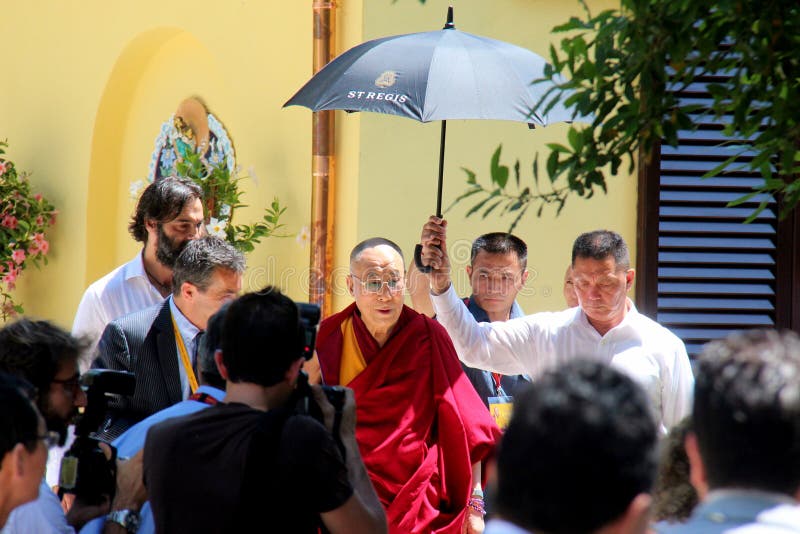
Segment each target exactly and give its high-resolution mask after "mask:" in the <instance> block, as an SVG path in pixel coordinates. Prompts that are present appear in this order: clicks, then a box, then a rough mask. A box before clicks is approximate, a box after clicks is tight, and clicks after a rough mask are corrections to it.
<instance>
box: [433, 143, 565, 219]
mask: <svg viewBox="0 0 800 534" xmlns="http://www.w3.org/2000/svg"><path fill="white" fill-rule="evenodd" d="M502 149H503V146H502V145H499V146H498V147H497V149H496V150H495V151H494V154H493V155H492V159H491V162H490V173H489V175H490V177H491V185H490V186H489V187H485V186H484V185H483V184H481V183H479V182H478V178H477V175H476V174H475V173H474V172H473V171H471V170H469V169H465V168H463V167H462V170H463V171H464V172H465V173H466V174H467V185H468V186H469V187H468V188H467V190H466V191H465V192H464V193H462V194H461V195H460V196H459V197H458V198H456V199H455V200H454V201H453V203H452V204H450V206H448V208H447V210H450V209H451V208H452V207H453V206H455V205H456V204H458V203H459V202H461V201H462V200H464V199H465V198H467V197H471V196H475V195H477V196H479V197H483V198H481V200H479V201H478V203H477V204H475V205H474V206H472V207H471V208H470V209H469V211H467V214H466V216H467V217H469V216H471V215H473V214H476V213H479V214H480V215H481V216H482V217H483V218H484V219H485V218H486V217H487V216H489V215H490V214H491V213H493V212H495V211H496V210H497V208H500V210H499V211H498V212H497V213H498V214H499V215H500V216H503V215H506V214H514V219H513V221H512V222H511V227H510V228H509V230H508V231H509V232H513V231H514V228H516V226H517V224H518V223H519V221H520V220H521V219H522V217H523V215H525V213H526V212H527V211H528V209H529V208H530V207H531V206H534V205H537V204H538V206H539V207H538V210H537V216H541V214H542V210H543V209H544V206H545V205H546V204H551V203H553V204H555V205H557V206H558V208H557V210H558V212H561V208H563V207H564V202H566V200H567V195H568V194H569V188H568V187H555V186H554V184H553V183H552V182H551V183H550V184H549V191H544V192H543V191H542V189H541V188H540V187H539V160H538V157H537V159H534V161H533V165H532V167H531V170H532V174H533V181H532V182H531V183H530V184H529V185H525V183H523V181H522V178H521V170H520V162H519V160H517V161H516V162H515V163H514V166H513V167H511V168H509V167H508V166H507V165H503V164H501V163H500V154H501V152H502ZM512 169H513V171H514V180H513V185H514V187H515V190H516V191H515V192H510V189H511V185H512V184H510V183H509V178H510V174H511V170H512Z"/></svg>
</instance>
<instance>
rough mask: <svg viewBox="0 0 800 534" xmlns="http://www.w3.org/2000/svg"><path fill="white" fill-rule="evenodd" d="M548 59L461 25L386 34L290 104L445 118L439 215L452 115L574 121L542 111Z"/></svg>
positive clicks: (556, 111)
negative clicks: (540, 80)
mask: <svg viewBox="0 0 800 534" xmlns="http://www.w3.org/2000/svg"><path fill="white" fill-rule="evenodd" d="M545 65H546V62H545V60H544V59H543V58H542V57H541V56H538V55H536V54H534V53H533V52H531V51H530V50H526V49H524V48H520V47H518V46H515V45H512V44H509V43H504V42H502V41H496V40H494V39H489V38H486V37H481V36H478V35H472V34H469V33H464V32H461V31H458V30H456V29H455V26H454V25H453V8H452V7H450V8H449V9H448V11H447V24H445V26H444V29H442V30H439V31H434V32H425V33H411V34H405V35H396V36H392V37H383V38H381V39H375V40H373V41H368V42H366V43H362V44H360V45H358V46H356V47H354V48H351V49H350V50H348V51H347V52H344V53H343V54H341V55H340V56H338V57H337V58H335V59H334V60H333V61H331V62H330V63H328V64H327V65H325V67H324V68H323V69H321V70H320V71H319V72H318V73H317V74H315V75H314V76H313V77H312V78H311V79H310V80H309V81H308V82H307V83H306V84H305V85H304V86H303V87H302V88H301V89H300V90H299V91H298V92H297V94H295V95H294V96H293V97H292V98H290V99H289V101H288V102H286V104H284V107H285V106H294V105H299V106H305V107H307V108H310V109H311V110H312V111H323V110H329V109H341V110H345V111H374V112H376V113H389V114H392V115H400V116H403V117H409V118H412V119H416V120H418V121H421V122H429V121H435V120H440V121H442V133H441V142H440V148H439V186H438V192H437V197H436V214H437V216H439V217H441V215H442V179H443V175H444V146H445V132H446V129H447V123H446V121H447V120H448V119H495V120H510V121H519V122H525V123H528V124H529V125H531V126H536V125H538V126H545V125H547V124H548V123H550V122H558V121H571V120H572V112H571V111H568V110H567V109H565V108H563V107H559V106H556V107H554V108H552V109H551V110H550V111H549V112H548V114H547V116H542V115H540V114H538V113H536V112H535V111H531V110H533V109H534V108H535V106H536V104H537V103H538V102H539V99H540V98H541V96H542V95H543V94H544V93H545V92H546V91H547V90H548V89H550V88H551V87H552V85H549V84H547V83H539V84H536V85H531V82H532V81H533V80H535V79H538V78H543V77H544V67H545Z"/></svg>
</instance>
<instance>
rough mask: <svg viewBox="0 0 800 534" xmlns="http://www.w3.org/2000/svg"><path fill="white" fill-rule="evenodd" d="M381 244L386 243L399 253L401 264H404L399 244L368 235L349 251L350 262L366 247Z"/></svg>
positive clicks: (356, 258)
mask: <svg viewBox="0 0 800 534" xmlns="http://www.w3.org/2000/svg"><path fill="white" fill-rule="evenodd" d="M381 245H388V246H390V247H392V248H393V249H394V250H395V251H396V252H397V253H398V254H399V255H400V259H401V260H403V264H405V262H406V260H405V258H403V251H402V250H401V249H400V247H399V246H397V244H396V243H395V242H394V241H389V240H388V239H386V238H383V237H370V238H369V239H365V240H364V241H362V242H361V243H359V244H358V245H356V246H355V247H353V250H352V251H351V252H350V263H353V262H354V261H356V260H358V256H359V255H361V253H362V252H364V251H365V250H366V249H368V248H374V247H379V246H381Z"/></svg>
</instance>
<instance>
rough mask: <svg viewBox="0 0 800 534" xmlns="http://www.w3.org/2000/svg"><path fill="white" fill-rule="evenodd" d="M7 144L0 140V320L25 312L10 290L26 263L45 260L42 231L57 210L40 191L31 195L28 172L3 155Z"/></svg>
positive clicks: (44, 244) (51, 223) (33, 263)
mask: <svg viewBox="0 0 800 534" xmlns="http://www.w3.org/2000/svg"><path fill="white" fill-rule="evenodd" d="M7 147H8V143H7V142H6V141H0V208H1V209H2V212H0V276H1V277H2V278H0V299H2V302H0V316H2V318H3V320H4V321H5V320H8V319H9V318H12V317H15V316H17V315H19V314H22V313H24V311H25V310H24V309H23V307H22V305H21V304H19V303H16V302H15V301H14V298H13V296H12V295H11V292H12V291H13V290H14V289H15V287H16V283H17V279H18V278H19V276H20V275H21V274H22V271H24V270H25V268H26V267H28V266H29V265H34V266H36V267H37V268H38V267H39V265H40V264H41V263H42V262H44V264H45V265H46V264H47V254H48V252H49V251H50V243H49V242H48V241H47V238H46V236H45V231H46V230H47V228H48V227H50V226H52V225H53V224H55V217H56V213H57V212H56V210H55V209H54V208H53V205H52V204H51V203H50V202H48V201H47V200H46V199H45V198H44V197H43V196H42V195H41V194H38V193H36V194H34V193H33V192H32V191H31V186H30V183H29V182H28V176H29V175H28V173H26V172H18V171H17V168H16V166H15V165H14V162H12V161H9V160H8V159H6V158H5V157H3V156H4V154H5V153H6V151H5V149H6V148H7Z"/></svg>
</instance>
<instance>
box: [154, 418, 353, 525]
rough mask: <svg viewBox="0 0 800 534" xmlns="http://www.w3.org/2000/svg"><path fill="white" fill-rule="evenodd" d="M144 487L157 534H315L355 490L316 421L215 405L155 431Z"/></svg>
mask: <svg viewBox="0 0 800 534" xmlns="http://www.w3.org/2000/svg"><path fill="white" fill-rule="evenodd" d="M144 480H145V485H146V486H147V492H148V496H149V499H150V504H151V506H152V509H153V516H154V519H155V524H156V530H157V531H158V532H164V533H173V532H193V533H195V532H245V531H246V532H298V533H302V532H317V530H316V528H317V526H318V525H319V524H320V522H319V514H320V513H322V512H328V511H331V510H335V509H336V508H338V507H339V506H341V505H342V504H344V502H345V501H346V500H347V499H349V498H350V496H351V495H352V493H353V489H352V487H351V486H350V483H349V481H348V478H347V469H346V467H345V464H344V460H343V459H342V456H341V454H340V452H339V450H338V448H337V447H336V444H335V442H334V440H333V438H332V437H331V435H330V434H329V433H328V432H327V430H326V429H325V428H324V427H323V426H322V425H321V424H320V423H318V422H317V421H316V420H314V419H312V418H310V417H306V416H297V415H291V416H290V414H288V413H287V412H286V411H284V410H270V411H268V412H263V411H259V410H254V409H252V408H250V407H249V406H245V405H243V404H220V405H217V406H212V407H210V408H208V409H206V410H203V411H201V412H198V413H195V414H192V415H189V416H186V417H179V418H175V419H170V420H167V421H164V422H163V423H159V424H158V425H155V426H153V427H152V428H151V429H150V431H149V432H148V434H147V440H146V442H145V448H144Z"/></svg>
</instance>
